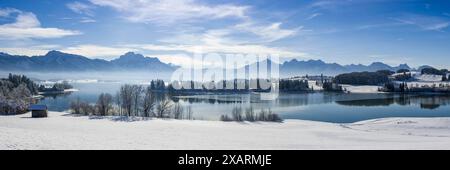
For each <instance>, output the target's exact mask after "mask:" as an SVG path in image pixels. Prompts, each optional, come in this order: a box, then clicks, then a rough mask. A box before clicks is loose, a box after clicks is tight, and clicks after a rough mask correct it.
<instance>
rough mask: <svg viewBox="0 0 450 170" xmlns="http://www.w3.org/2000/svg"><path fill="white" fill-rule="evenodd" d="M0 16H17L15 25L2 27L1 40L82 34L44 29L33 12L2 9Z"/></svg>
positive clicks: (0, 30)
mask: <svg viewBox="0 0 450 170" xmlns="http://www.w3.org/2000/svg"><path fill="white" fill-rule="evenodd" d="M0 11H2V12H0V16H2V17H11V14H13V13H15V14H17V15H16V16H15V17H16V18H15V21H14V22H13V23H8V24H3V25H0V39H30V38H33V39H42V38H60V37H65V36H71V35H79V34H81V32H79V31H72V30H64V29H59V28H43V27H41V23H40V22H39V20H38V19H37V17H36V15H34V14H33V13H31V12H23V11H20V10H17V9H10V8H7V9H0Z"/></svg>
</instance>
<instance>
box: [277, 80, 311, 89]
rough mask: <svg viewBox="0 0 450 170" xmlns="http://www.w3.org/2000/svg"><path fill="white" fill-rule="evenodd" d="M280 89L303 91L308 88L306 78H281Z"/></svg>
mask: <svg viewBox="0 0 450 170" xmlns="http://www.w3.org/2000/svg"><path fill="white" fill-rule="evenodd" d="M279 89H280V91H305V90H310V89H309V85H308V80H289V79H281V80H280V81H279Z"/></svg>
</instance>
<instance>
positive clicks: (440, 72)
mask: <svg viewBox="0 0 450 170" xmlns="http://www.w3.org/2000/svg"><path fill="white" fill-rule="evenodd" d="M421 73H422V74H434V75H447V73H448V70H447V69H441V70H438V69H435V68H432V67H429V68H424V69H422V71H421Z"/></svg>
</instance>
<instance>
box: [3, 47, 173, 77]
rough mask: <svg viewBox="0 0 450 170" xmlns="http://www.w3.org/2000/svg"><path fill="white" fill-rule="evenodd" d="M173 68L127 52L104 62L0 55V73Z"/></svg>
mask: <svg viewBox="0 0 450 170" xmlns="http://www.w3.org/2000/svg"><path fill="white" fill-rule="evenodd" d="M176 68H177V66H173V65H171V64H166V63H163V62H161V61H160V60H159V59H158V58H151V57H144V56H143V55H141V54H136V53H133V52H128V53H126V54H124V55H122V56H120V57H119V58H117V59H114V60H111V61H107V60H102V59H90V58H87V57H84V56H81V55H74V54H68V53H63V52H60V51H49V52H48V53H47V54H46V55H43V56H32V57H28V56H19V55H9V54H6V53H0V70H4V71H41V72H50V71H61V72H63V71H113V70H114V71H149V72H170V71H174V70H175V69H176Z"/></svg>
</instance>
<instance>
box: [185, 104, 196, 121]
mask: <svg viewBox="0 0 450 170" xmlns="http://www.w3.org/2000/svg"><path fill="white" fill-rule="evenodd" d="M193 116H194V112H193V111H192V106H188V107H187V108H186V119H188V120H192V119H194V117H193Z"/></svg>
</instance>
